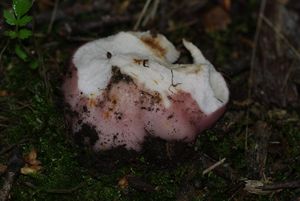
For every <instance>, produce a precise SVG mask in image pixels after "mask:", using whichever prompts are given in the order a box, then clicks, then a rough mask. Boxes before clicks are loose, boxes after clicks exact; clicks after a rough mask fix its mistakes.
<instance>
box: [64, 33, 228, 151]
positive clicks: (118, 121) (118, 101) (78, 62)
mask: <svg viewBox="0 0 300 201" xmlns="http://www.w3.org/2000/svg"><path fill="white" fill-rule="evenodd" d="M183 45H184V46H185V47H186V49H187V50H188V51H189V52H190V53H191V55H192V57H193V60H194V63H193V64H174V62H175V61H176V60H177V59H178V57H179V52H178V51H177V50H176V49H175V47H174V45H173V44H172V43H171V42H170V41H168V40H167V39H166V37H165V36H163V35H161V34H156V35H153V34H151V33H150V32H149V31H148V32H120V33H118V34H116V35H112V36H109V37H106V38H101V39H98V40H95V41H92V42H89V43H87V44H84V45H83V46H81V47H80V48H79V49H78V50H77V51H76V52H75V54H74V55H73V58H72V62H71V65H70V68H69V73H68V74H67V75H66V77H65V79H64V84H63V93H64V98H65V102H66V104H67V105H68V108H69V110H70V112H69V114H70V115H68V116H69V117H68V120H69V122H70V123H71V125H72V126H71V127H72V133H73V135H74V137H75V139H77V142H79V143H82V144H86V145H89V146H91V147H92V148H93V150H94V151H96V152H97V151H102V150H111V149H113V148H117V147H124V148H126V149H127V150H134V151H137V152H139V151H140V150H141V149H142V146H143V143H144V140H145V138H146V137H156V138H160V139H163V140H166V141H182V142H187V143H189V142H193V141H194V140H195V138H196V136H197V135H198V134H199V133H201V132H202V131H203V130H205V129H207V128H209V127H211V126H212V125H213V124H214V122H216V121H217V119H218V118H219V117H220V116H221V115H222V114H223V113H224V111H225V106H226V104H227V102H228V99H229V91H228V88H227V85H226V82H225V80H224V78H223V77H222V75H221V74H220V73H219V72H217V71H216V70H215V68H214V67H213V65H212V64H211V63H210V62H209V61H208V60H206V59H205V57H204V56H203V55H202V53H201V51H200V50H199V49H198V48H197V47H196V46H195V45H194V44H192V43H191V42H188V41H186V40H183Z"/></svg>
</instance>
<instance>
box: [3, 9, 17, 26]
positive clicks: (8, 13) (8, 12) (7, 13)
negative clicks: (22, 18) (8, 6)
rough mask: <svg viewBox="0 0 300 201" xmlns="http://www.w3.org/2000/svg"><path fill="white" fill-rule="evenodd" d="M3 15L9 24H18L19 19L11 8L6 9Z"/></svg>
mask: <svg viewBox="0 0 300 201" xmlns="http://www.w3.org/2000/svg"><path fill="white" fill-rule="evenodd" d="M3 17H4V18H5V21H6V23H7V24H9V25H16V23H17V19H16V17H15V15H14V14H13V12H12V11H11V10H4V11H3Z"/></svg>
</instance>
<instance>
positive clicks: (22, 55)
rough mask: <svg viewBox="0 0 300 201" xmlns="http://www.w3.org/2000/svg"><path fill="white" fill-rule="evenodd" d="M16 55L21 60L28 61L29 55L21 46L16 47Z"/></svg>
mask: <svg viewBox="0 0 300 201" xmlns="http://www.w3.org/2000/svg"><path fill="white" fill-rule="evenodd" d="M15 53H16V55H17V56H18V57H19V58H20V59H22V60H23V61H27V58H28V55H27V53H26V52H25V51H24V50H23V49H22V48H21V47H20V46H19V45H16V47H15Z"/></svg>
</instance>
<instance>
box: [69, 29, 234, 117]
mask: <svg viewBox="0 0 300 201" xmlns="http://www.w3.org/2000/svg"><path fill="white" fill-rule="evenodd" d="M183 44H184V46H185V47H186V48H187V49H188V50H189V51H190V52H191V55H192V57H193V59H194V64H173V63H174V62H175V61H176V60H177V59H178V57H179V52H178V51H177V50H176V49H175V47H174V45H173V44H172V43H171V42H169V41H168V40H167V39H166V38H165V37H164V36H163V35H161V34H157V36H155V37H153V36H152V35H151V34H150V32H149V31H148V32H120V33H118V34H116V35H113V36H110V37H107V38H102V39H99V40H96V41H92V42H89V43H87V44H85V45H83V46H82V47H80V48H79V49H78V50H77V51H76V53H75V55H74V57H73V63H74V65H75V67H76V68H77V70H78V88H79V90H80V91H81V92H82V93H83V94H84V95H86V96H88V97H93V96H99V95H101V93H103V91H104V89H105V88H106V87H107V85H108V84H109V81H110V79H111V77H112V67H113V66H117V67H118V68H119V69H120V71H121V73H122V74H126V75H128V76H130V77H131V78H132V79H133V80H134V82H135V84H137V85H139V86H141V87H144V88H145V89H148V90H150V91H156V92H158V93H159V94H160V95H161V97H162V100H163V103H164V104H165V106H166V107H169V106H170V101H169V99H168V98H167V97H168V96H170V95H173V94H176V93H177V92H180V91H183V92H186V93H189V94H191V96H192V97H193V99H194V100H195V101H196V102H197V104H198V105H199V107H200V108H201V110H202V111H203V112H204V113H205V114H210V113H212V112H214V111H216V110H217V109H218V108H220V107H222V106H224V105H225V104H226V103H227V102H228V99H229V91H228V88H227V85H226V82H225V80H224V78H223V77H222V75H221V74H220V73H218V72H217V71H216V70H215V68H214V67H213V65H212V64H211V63H210V62H209V61H207V60H206V59H205V57H204V56H203V55H202V53H201V51H200V50H199V49H198V48H197V47H196V46H195V45H193V44H192V43H190V42H187V41H185V40H183Z"/></svg>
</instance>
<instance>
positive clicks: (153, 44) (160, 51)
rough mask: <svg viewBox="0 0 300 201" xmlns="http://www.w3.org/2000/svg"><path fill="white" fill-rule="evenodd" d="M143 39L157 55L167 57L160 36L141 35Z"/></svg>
mask: <svg viewBox="0 0 300 201" xmlns="http://www.w3.org/2000/svg"><path fill="white" fill-rule="evenodd" d="M141 41H142V42H143V43H144V44H145V45H146V46H148V47H149V48H150V49H151V50H152V51H153V52H154V53H155V54H156V55H157V56H159V57H165V55H166V49H165V48H163V47H162V46H161V45H160V41H159V39H158V38H153V37H145V36H143V37H141Z"/></svg>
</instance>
